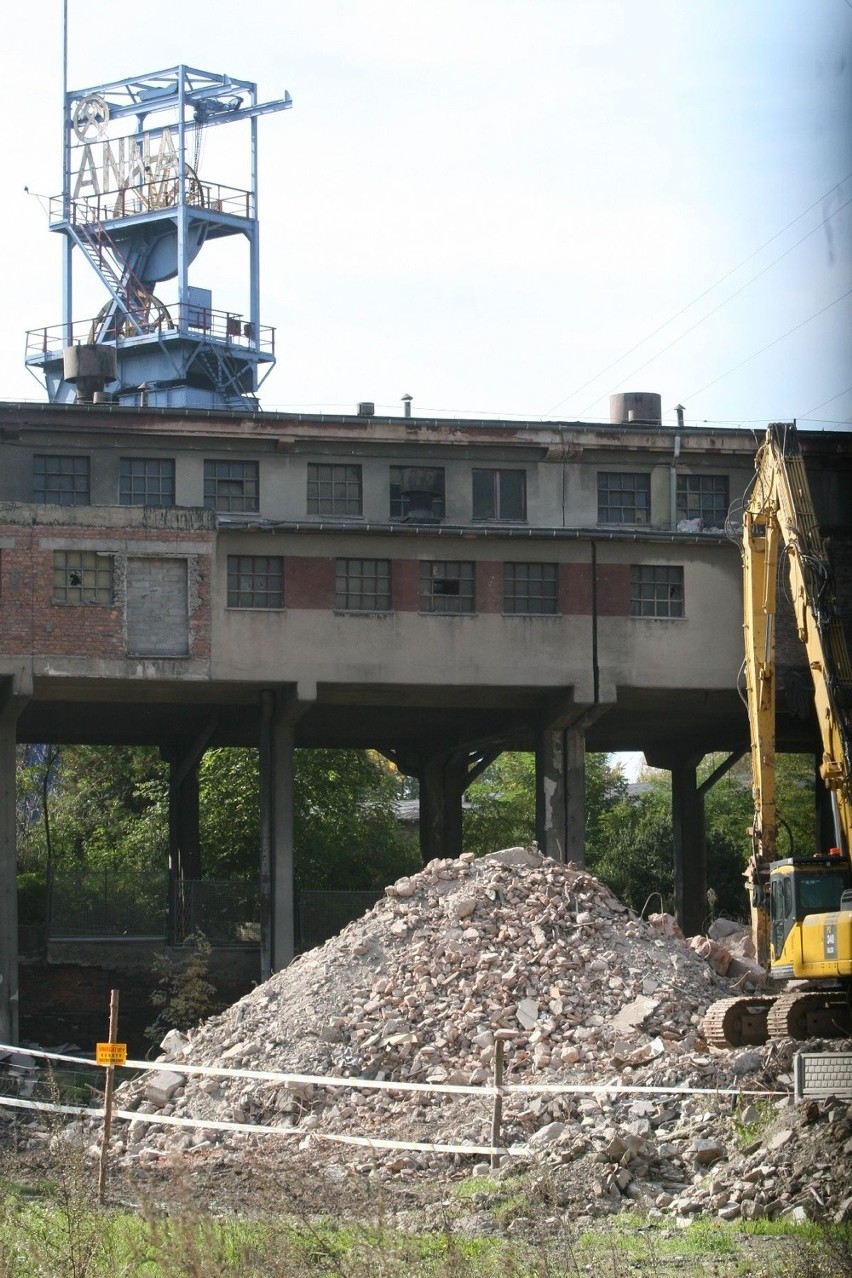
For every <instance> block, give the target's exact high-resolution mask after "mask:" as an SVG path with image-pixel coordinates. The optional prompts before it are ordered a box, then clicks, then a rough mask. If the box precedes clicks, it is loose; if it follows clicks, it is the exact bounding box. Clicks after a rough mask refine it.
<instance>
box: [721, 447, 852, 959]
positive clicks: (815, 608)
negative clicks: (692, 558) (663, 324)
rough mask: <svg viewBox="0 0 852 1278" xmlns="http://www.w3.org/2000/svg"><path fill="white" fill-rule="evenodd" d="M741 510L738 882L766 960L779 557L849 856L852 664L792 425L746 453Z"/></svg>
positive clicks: (842, 849) (774, 822)
mask: <svg viewBox="0 0 852 1278" xmlns="http://www.w3.org/2000/svg"><path fill="white" fill-rule="evenodd" d="M755 469H756V475H755V479H754V482H753V484H752V486H751V489H750V491H749V494H748V497H747V499H746V503H745V508H744V512H743V596H744V597H743V633H744V640H745V665H744V669H745V682H746V697H747V703H748V714H749V726H750V733H751V756H752V776H753V786H754V805H755V806H754V823H753V826H752V855H751V859H750V862H749V868H748V871H747V874H746V880H747V883H748V886H749V890H750V894H751V903H752V927H753V932H754V940H755V950H756V956H757V959H758V962H760V963H761V964H762V965H763V966H765V967H766V968H768V967H769V962H770V944H769V941H770V919H769V910H768V882H769V873H770V863H771V862H772V861H773V860H775V858H776V854H777V853H776V849H777V842H778V816H777V810H776V795H775V703H776V693H777V688H776V683H777V676H776V658H775V642H776V616H777V593H778V579H779V569H780V567H781V565H782V563H783V562H785V561H786V563H787V566H788V569H789V583H790V595H791V601H792V605H793V611H794V615H795V622H796V629H797V632H798V637H799V640H800V641H801V643H802V644H803V645H804V649H805V654H806V658H807V662H808V666H809V668H810V673H811V678H812V683H813V704H814V708H815V711H816V717H817V721H818V725H819V731H820V736H821V742H822V761H821V765H820V773H821V775H822V778H823V781H824V782H825V785H826V787H827V789H828V790H829V793H830V795H831V801H832V808H833V813H834V829H835V835H834V837H835V846H836V848H837V850H838V852H839V855H840V857H841V858H842V859H843V862H844V864H846V865H848V864H849V861H850V858H852V766H850V762H851V761H850V730H849V721H848V711H849V706H850V704H852V665H850V660H849V653H848V650H847V647H846V640H845V635H844V633H843V628H842V624H841V621H840V618H839V616H838V614H837V608H836V596H835V591H834V579H833V573H832V569H831V564H830V561H829V558H828V553H827V549H826V546H825V543H824V541H823V538H822V536H821V534H820V530H819V525H818V523H817V518H816V513H815V511H814V505H813V499H812V497H811V493H810V488H809V485H808V480H807V475H806V473H805V466H804V461H803V459H802V452H801V446H800V443H799V438H798V433H797V431H796V427H795V425H792V424H785V423H775V424H773V425H771V426H770V427H769V428H768V430H767V433H766V439H765V441H764V443H763V445H762V446H761V448H760V450H759V451H758V454H757V457H756V459H755Z"/></svg>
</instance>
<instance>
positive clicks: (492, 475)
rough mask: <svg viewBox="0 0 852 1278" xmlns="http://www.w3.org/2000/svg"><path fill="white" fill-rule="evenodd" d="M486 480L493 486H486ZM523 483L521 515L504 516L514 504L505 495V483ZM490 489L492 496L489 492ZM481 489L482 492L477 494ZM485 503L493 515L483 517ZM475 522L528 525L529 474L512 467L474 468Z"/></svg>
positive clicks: (473, 500) (472, 471) (520, 468)
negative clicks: (504, 509)
mask: <svg viewBox="0 0 852 1278" xmlns="http://www.w3.org/2000/svg"><path fill="white" fill-rule="evenodd" d="M486 477H487V478H488V479H489V480H490V484H487V485H486ZM510 479H512V480H514V479H520V494H519V495H520V508H521V512H522V513H521V514H519V515H515V514H510V515H506V514H503V508H504V506H506V505H507V504H509V502H510V497H509V494H508V493H505V492H504V491H503V490H504V482H506V483H508V481H509V480H510ZM487 487H490V490H491V491H490V494H489V493H488V492H487V491H486V489H487ZM477 488H479V491H478V492H477ZM483 499H484V500H485V502H486V504H487V505H488V509H489V513H487V514H486V513H483V510H482V502H483ZM471 518H472V519H473V520H475V521H476V522H477V523H480V522H481V523H486V522H491V523H495V522H499V523H503V524H509V523H511V524H524V523H526V521H527V472H526V470H524V469H523V468H522V467H509V466H474V467H472V469H471Z"/></svg>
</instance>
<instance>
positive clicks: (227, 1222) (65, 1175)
mask: <svg viewBox="0 0 852 1278" xmlns="http://www.w3.org/2000/svg"><path fill="white" fill-rule="evenodd" d="M47 1147H48V1149H49V1152H50V1160H49V1165H48V1167H47V1169H46V1171H45V1172H44V1174H43V1175H42V1176H41V1178H40V1180H39V1181H38V1182H37V1183H36V1184H35V1185H33V1184H32V1183H29V1184H26V1185H24V1184H21V1183H20V1177H19V1176H18V1175H16V1164H15V1160H14V1155H10V1156H8V1157H7V1158H6V1159H5V1160H4V1164H3V1165H2V1166H0V1278H312V1276H313V1275H324V1276H329V1278H392V1276H393V1278H396V1276H397V1275H399V1274H404V1275H405V1278H498V1276H499V1278H581V1276H582V1275H586V1274H589V1273H592V1274H594V1275H596V1276H597V1275H599V1276H600V1278H634V1276H635V1275H639V1274H641V1275H643V1278H644V1276H646V1275H647V1278H673V1276H674V1275H678V1278H701V1276H703V1275H714V1278H724V1276H725V1275H731V1278H847V1275H848V1274H849V1273H850V1272H852V1225H847V1226H842V1227H838V1228H835V1229H830V1228H826V1227H819V1226H816V1225H798V1224H793V1223H791V1222H784V1221H777V1220H776V1221H773V1222H769V1221H753V1222H742V1221H739V1222H737V1223H736V1224H730V1225H728V1224H725V1223H723V1222H721V1221H718V1220H713V1219H696V1220H694V1221H692V1222H690V1223H689V1224H688V1225H686V1226H684V1227H680V1226H679V1225H677V1224H675V1222H674V1221H672V1220H671V1219H670V1218H667V1217H664V1216H659V1215H656V1214H655V1215H648V1216H645V1215H642V1214H639V1213H636V1212H634V1213H628V1212H622V1213H619V1214H617V1215H614V1216H611V1217H608V1218H605V1219H603V1220H601V1221H598V1222H595V1224H594V1225H590V1226H589V1227H587V1228H584V1229H583V1230H582V1231H581V1230H580V1228H579V1227H578V1226H577V1225H575V1224H573V1223H572V1222H571V1221H570V1220H569V1219H567V1217H566V1214H565V1212H564V1209H562V1208H560V1205H559V1203H558V1200H557V1197H556V1195H555V1191H554V1186H553V1184H552V1183H551V1182H550V1181H549V1180H548V1179H547V1178H546V1177H542V1176H541V1175H512V1176H506V1177H505V1178H504V1177H488V1176H485V1177H479V1178H469V1179H465V1180H463V1181H454V1182H450V1183H449V1184H448V1186H447V1192H448V1195H449V1196H448V1199H447V1200H445V1203H444V1214H443V1217H442V1218H441V1217H439V1218H437V1219H438V1223H437V1225H434V1226H433V1227H432V1228H429V1227H427V1225H426V1220H427V1216H426V1215H425V1214H424V1215H423V1216H422V1217H421V1216H420V1215H418V1213H417V1212H416V1211H415V1212H410V1211H409V1212H407V1213H406V1218H407V1222H408V1228H406V1229H403V1228H401V1227H399V1225H398V1222H397V1221H396V1219H395V1218H394V1217H393V1216H392V1215H390V1214H388V1213H387V1212H385V1211H384V1208H383V1206H382V1203H381V1200H380V1201H379V1203H378V1205H376V1204H374V1205H373V1206H372V1207H371V1209H370V1212H371V1216H372V1218H371V1219H369V1220H367V1221H364V1222H363V1223H360V1224H353V1223H352V1222H351V1221H344V1220H340V1219H320V1220H317V1219H314V1218H313V1217H312V1216H310V1217H309V1216H307V1215H306V1214H305V1212H304V1211H302V1212H301V1213H300V1212H298V1211H296V1210H295V1209H293V1208H292V1206H288V1204H286V1203H284V1204H282V1212H281V1214H280V1215H275V1216H272V1215H269V1216H266V1217H265V1218H262V1219H242V1218H237V1217H233V1216H228V1217H221V1216H214V1215H212V1214H210V1213H209V1212H205V1211H202V1210H199V1209H198V1208H197V1206H194V1205H193V1204H192V1203H191V1201H190V1199H189V1194H188V1192H187V1191H186V1189H185V1186H184V1185H183V1184H182V1182H181V1181H180V1179H178V1178H176V1179H175V1180H174V1182H173V1185H172V1188H171V1191H170V1192H171V1201H170V1203H169V1207H168V1210H165V1209H163V1208H161V1207H154V1206H153V1205H143V1206H142V1208H141V1209H139V1210H138V1211H131V1210H127V1209H126V1208H122V1209H117V1208H114V1207H101V1206H99V1205H98V1203H97V1194H96V1185H95V1180H96V1169H95V1166H94V1164H93V1161H92V1159H91V1156H90V1155H89V1154H88V1153H87V1151H86V1149H85V1148H84V1147H83V1146H82V1144H81V1143H80V1142H79V1141H76V1140H75V1139H74V1138H73V1137H72V1136H71V1133H70V1129H69V1128H64V1129H63V1128H61V1127H57V1128H56V1129H55V1130H54V1131H53V1132H52V1134H51V1135H50V1137H49V1138H48V1146H47ZM477 1195H482V1197H481V1199H479V1198H477ZM471 1207H476V1208H480V1209H482V1210H484V1211H488V1212H489V1213H490V1214H491V1216H492V1219H493V1221H494V1222H495V1234H494V1235H488V1236H485V1237H479V1236H477V1237H468V1236H465V1235H464V1234H463V1233H461V1232H460V1221H461V1219H463V1218H464V1217H465V1216H466V1215H469V1214H470V1208H471ZM519 1217H523V1218H525V1219H524V1222H523V1223H522V1224H521V1225H520V1228H519V1231H518V1234H517V1236H512V1235H509V1236H507V1235H506V1234H504V1233H502V1232H501V1231H500V1227H501V1226H507V1225H509V1224H510V1223H511V1222H512V1221H516V1220H518V1218H519ZM435 1219H436V1218H435V1217H434V1216H433V1217H432V1220H433V1221H434V1220H435ZM544 1219H549V1220H550V1221H553V1220H557V1221H560V1222H561V1223H559V1224H557V1225H551V1226H550V1227H549V1228H548V1231H547V1237H546V1238H544V1239H543V1240H542V1239H536V1238H534V1237H532V1234H533V1233H534V1232H535V1231H536V1227H537V1225H538V1224H540V1223H541V1222H542V1221H543V1220H544ZM421 1221H422V1223H421V1224H418V1222H421Z"/></svg>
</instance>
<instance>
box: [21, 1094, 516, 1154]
mask: <svg viewBox="0 0 852 1278" xmlns="http://www.w3.org/2000/svg"><path fill="white" fill-rule="evenodd" d="M0 1106H9V1107H11V1108H12V1109H36V1110H42V1111H44V1110H47V1111H49V1112H50V1113H53V1114H78V1115H79V1114H85V1115H87V1116H88V1117H89V1118H98V1119H102V1118H103V1116H104V1111H103V1109H102V1108H101V1109H89V1108H88V1107H87V1106H85V1105H56V1104H53V1103H51V1102H49V1101H28V1100H17V1099H15V1098H13V1097H11V1096H0ZM112 1116H113V1118H114V1119H115V1118H124V1119H127V1120H129V1121H130V1122H142V1123H145V1125H146V1126H154V1125H157V1126H161V1127H189V1128H194V1129H196V1130H204V1131H218V1132H243V1133H245V1134H246V1135H248V1136H285V1137H290V1138H291V1139H292V1138H294V1137H298V1138H299V1139H300V1140H304V1139H305V1137H306V1136H310V1137H311V1139H312V1140H325V1141H333V1142H335V1143H336V1144H341V1145H360V1146H363V1147H365V1148H368V1149H397V1150H413V1151H415V1152H418V1153H427V1154H428V1153H433V1154H482V1155H484V1156H486V1157H490V1156H491V1155H492V1154H500V1155H504V1154H505V1155H515V1156H517V1155H519V1154H524V1153H526V1152H527V1147H526V1146H525V1145H514V1146H512V1148H511V1149H504V1148H502V1147H500V1146H498V1147H497V1148H495V1149H492V1148H491V1146H490V1145H438V1144H432V1143H429V1142H427V1141H404V1140H386V1139H381V1138H378V1137H377V1138H375V1139H374V1138H372V1137H369V1136H344V1135H336V1134H335V1133H333V1132H306V1131H304V1130H303V1129H302V1128H299V1127H267V1126H264V1125H261V1124H257V1125H253V1124H252V1123H235V1122H231V1121H229V1120H228V1119H224V1118H223V1119H204V1118H177V1117H176V1116H175V1115H173V1114H140V1113H138V1112H137V1111H136V1110H133V1109H114V1110H113V1111H112Z"/></svg>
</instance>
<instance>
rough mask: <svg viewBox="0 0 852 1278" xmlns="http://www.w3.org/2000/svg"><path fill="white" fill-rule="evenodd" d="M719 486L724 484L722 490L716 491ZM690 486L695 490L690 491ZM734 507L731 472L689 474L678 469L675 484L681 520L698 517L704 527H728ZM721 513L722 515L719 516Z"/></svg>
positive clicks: (676, 506) (679, 520)
mask: <svg viewBox="0 0 852 1278" xmlns="http://www.w3.org/2000/svg"><path fill="white" fill-rule="evenodd" d="M716 485H720V486H721V491H715V486H716ZM690 489H693V491H691V492H690ZM705 489H708V490H709V491H704V490H705ZM730 507H731V482H730V477H729V476H728V475H721V474H719V473H718V472H716V473H714V474H709V475H708V474H702V473H701V472H699V473H698V474H694V475H685V474H684V473H683V472H682V471H678V476H677V483H676V486H675V517H676V521H677V522H678V523H680V522H681V521H684V522H685V521H687V520H689V521H691V520H693V519H698V520H699V521H700V523H701V527H702V528H724V527H725V524H726V522H727V519H728V511H729V510H730ZM690 512H692V513H690ZM708 512H709V516H710V517H709V518H707V513H708ZM720 514H721V518H718V517H717V516H719V515H720Z"/></svg>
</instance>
